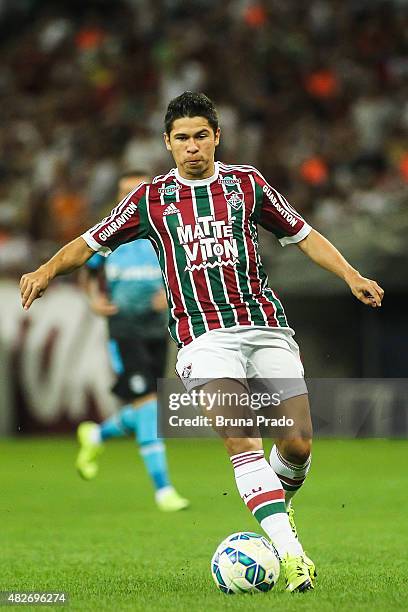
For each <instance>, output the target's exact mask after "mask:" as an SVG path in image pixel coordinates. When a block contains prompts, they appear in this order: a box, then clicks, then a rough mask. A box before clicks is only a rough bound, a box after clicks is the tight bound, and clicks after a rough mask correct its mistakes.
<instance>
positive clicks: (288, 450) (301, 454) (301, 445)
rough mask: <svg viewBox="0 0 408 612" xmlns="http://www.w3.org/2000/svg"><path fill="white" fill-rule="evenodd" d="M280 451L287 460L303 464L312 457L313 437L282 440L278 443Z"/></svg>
mask: <svg viewBox="0 0 408 612" xmlns="http://www.w3.org/2000/svg"><path fill="white" fill-rule="evenodd" d="M278 448H279V452H280V453H281V455H283V457H285V459H287V461H289V462H290V463H294V464H295V465H303V464H304V463H306V461H307V460H308V459H309V457H310V453H311V451H312V440H311V438H294V439H292V440H281V441H280V442H279V443H278Z"/></svg>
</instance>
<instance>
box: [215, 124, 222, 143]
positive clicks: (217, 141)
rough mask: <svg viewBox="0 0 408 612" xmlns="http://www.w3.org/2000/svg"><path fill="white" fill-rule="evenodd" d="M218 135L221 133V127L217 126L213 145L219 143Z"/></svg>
mask: <svg viewBox="0 0 408 612" xmlns="http://www.w3.org/2000/svg"><path fill="white" fill-rule="evenodd" d="M220 135H221V128H217V131H216V132H215V146H216V147H218V145H219V144H220Z"/></svg>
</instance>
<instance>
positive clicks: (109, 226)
mask: <svg viewBox="0 0 408 612" xmlns="http://www.w3.org/2000/svg"><path fill="white" fill-rule="evenodd" d="M145 211H146V183H141V184H140V185H138V186H137V187H136V189H134V190H133V191H131V192H130V193H129V194H128V195H127V196H126V197H125V198H123V200H122V201H121V202H120V203H119V204H118V205H117V206H116V207H115V208H114V209H113V210H112V211H111V213H110V214H109V215H108V216H107V217H105V218H104V219H102V221H100V222H99V223H97V224H96V225H94V226H93V227H91V228H90V229H89V230H88V231H87V232H85V233H84V234H82V238H83V239H84V240H85V242H86V243H87V245H88V246H89V247H91V249H93V250H94V251H97V252H98V253H99V254H100V255H103V256H104V257H106V256H107V255H109V254H110V253H111V252H112V251H114V250H115V249H116V248H117V247H118V246H120V245H121V244H125V243H126V242H131V241H132V240H137V239H138V238H146V237H147V235H148V230H147V223H146V219H145V217H146V212H145Z"/></svg>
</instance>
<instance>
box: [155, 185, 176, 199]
mask: <svg viewBox="0 0 408 612" xmlns="http://www.w3.org/2000/svg"><path fill="white" fill-rule="evenodd" d="M180 189H181V185H176V184H174V183H172V184H171V185H165V186H164V187H159V189H158V190H157V191H158V192H159V193H161V194H163V195H165V196H174V194H175V193H177V191H180Z"/></svg>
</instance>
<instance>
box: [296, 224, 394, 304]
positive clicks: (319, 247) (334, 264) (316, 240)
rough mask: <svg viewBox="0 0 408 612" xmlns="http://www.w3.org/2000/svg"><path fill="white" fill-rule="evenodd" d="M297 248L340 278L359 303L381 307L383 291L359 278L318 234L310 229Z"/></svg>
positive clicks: (370, 282)
mask: <svg viewBox="0 0 408 612" xmlns="http://www.w3.org/2000/svg"><path fill="white" fill-rule="evenodd" d="M297 246H298V247H299V248H300V250H301V251H303V253H304V254H305V255H307V256H308V257H310V259H311V260H312V261H314V262H315V263H317V264H319V266H321V267H322V268H325V269H326V270H329V272H333V274H336V276H339V277H340V278H342V279H343V280H344V281H345V282H346V283H347V284H348V286H349V287H350V289H351V291H352V293H353V295H355V296H356V298H358V299H359V300H360V302H363V304H367V305H368V306H372V307H373V308H377V307H380V306H381V302H382V299H383V297H384V290H383V289H382V288H381V287H380V286H379V285H378V284H377V283H376V282H375V281H374V280H370V279H369V278H364V277H363V276H361V274H360V273H359V272H358V271H357V270H356V269H355V268H353V267H352V266H351V265H350V264H349V263H348V261H346V259H345V258H344V257H343V255H342V254H341V253H340V252H339V251H338V250H337V249H336V247H335V246H333V245H332V243H331V242H329V240H327V238H325V237H324V236H322V235H321V234H319V232H317V231H316V230H313V229H312V231H311V232H310V234H309V235H308V236H306V238H304V239H303V240H301V241H300V242H298V244H297Z"/></svg>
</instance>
